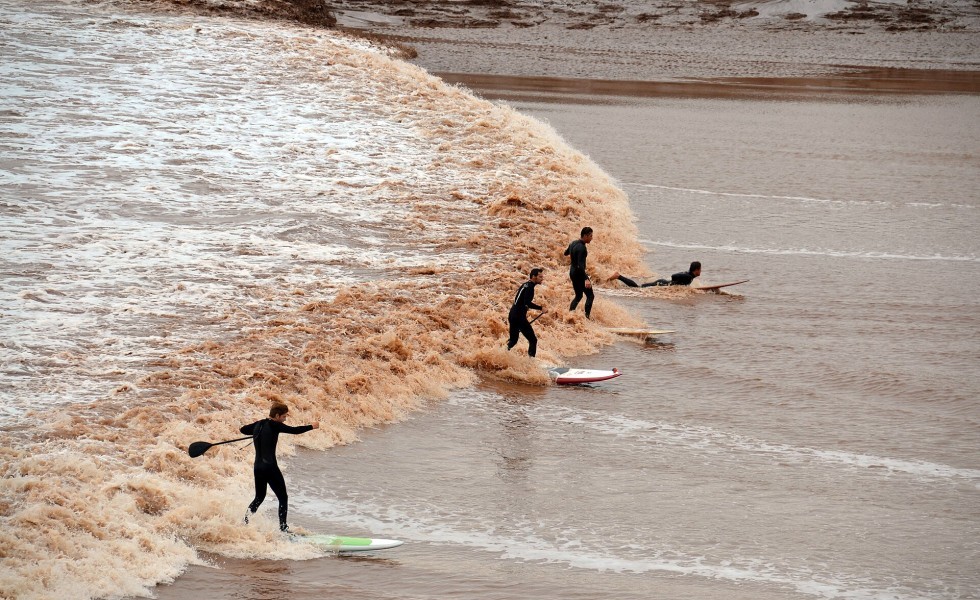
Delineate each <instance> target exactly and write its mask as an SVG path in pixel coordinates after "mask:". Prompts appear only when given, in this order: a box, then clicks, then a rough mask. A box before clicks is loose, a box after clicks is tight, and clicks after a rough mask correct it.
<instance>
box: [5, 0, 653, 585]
mask: <svg viewBox="0 0 980 600" xmlns="http://www.w3.org/2000/svg"><path fill="white" fill-rule="evenodd" d="M0 6H2V9H3V20H4V25H3V27H2V28H0V41H2V43H3V45H4V47H5V48H6V50H5V57H4V61H3V64H2V65H0V89H2V95H3V97H4V98H5V99H6V101H5V104H4V109H3V112H2V113H0V136H2V137H0V143H2V156H3V159H2V163H0V177H2V180H3V185H4V189H5V194H4V199H3V200H2V201H0V211H2V214H3V222H4V227H3V229H2V232H0V250H2V252H0V271H2V272H3V275H4V286H3V288H2V289H0V312H2V315H3V319H2V321H0V329H2V335H0V338H2V342H0V343H2V352H3V354H4V360H3V361H2V383H0V385H2V390H3V397H4V399H3V403H2V406H0V410H2V413H0V420H2V423H3V427H2V430H0V448H2V450H0V453H2V456H3V460H2V461H0V464H2V467H0V472H2V473H3V480H2V481H3V483H2V488H0V490H2V492H0V519H2V524H3V526H2V528H0V555H3V556H4V565H5V568H4V569H3V572H2V573H0V589H3V590H5V593H9V594H11V595H13V596H14V597H18V598H50V597H68V596H71V597H75V598H82V597H103V596H119V595H127V594H145V593H148V590H149V588H150V586H152V585H154V584H155V583H157V582H159V581H167V580H172V579H173V578H175V577H176V576H177V575H178V574H179V573H180V572H181V571H182V570H183V569H184V568H185V567H186V565H187V564H190V563H200V562H201V560H200V558H198V554H197V552H198V551H207V552H214V553H218V554H221V555H224V556H231V557H235V556H237V557H248V556H263V557H273V558H287V557H291V558H302V557H305V556H307V554H308V553H309V550H306V551H304V550H302V549H301V548H300V547H299V546H296V545H288V544H283V543H282V542H281V541H277V537H278V536H277V535H276V534H275V533H274V532H273V531H272V530H271V529H263V528H256V529H243V528H240V527H237V523H238V521H239V519H240V517H241V514H240V513H241V509H242V505H241V498H243V497H245V496H247V495H248V491H247V489H246V488H247V485H246V484H247V483H248V482H250V474H249V472H248V462H249V461H248V460H244V459H243V455H244V454H245V453H248V452H250V450H246V451H243V452H242V453H239V452H238V451H236V450H235V449H230V448H229V447H228V446H221V447H219V448H216V449H213V450H211V451H210V452H209V453H208V455H207V456H205V457H202V458H199V459H196V460H195V459H191V458H189V457H188V455H187V453H186V451H185V449H186V447H187V445H188V444H189V443H190V442H192V441H195V440H211V441H218V440H223V439H230V438H233V437H237V436H238V427H239V426H241V425H242V424H244V423H245V422H251V421H253V420H255V419H257V418H260V417H261V416H264V415H265V413H266V412H267V410H268V407H269V405H270V403H272V402H274V401H283V402H286V403H287V404H289V405H290V407H291V408H292V410H291V413H290V415H291V419H292V421H291V422H292V423H294V424H299V423H305V422H310V421H313V420H319V421H321V423H322V428H321V430H320V431H317V432H314V433H309V434H306V435H304V436H299V437H296V438H292V439H284V440H283V443H282V444H281V445H282V446H283V447H284V449H285V451H286V452H287V453H289V452H290V451H291V449H292V447H293V444H302V445H304V446H308V447H310V448H314V449H326V448H328V447H331V446H334V445H336V444H346V443H349V442H351V441H354V440H356V439H357V432H358V430H359V429H361V428H363V427H365V426H370V425H374V424H379V423H387V422H392V421H397V420H399V419H402V418H403V417H404V416H405V415H406V414H407V413H408V412H410V411H412V410H414V409H417V408H418V407H419V406H421V405H422V404H423V403H424V402H425V401H427V400H431V399H436V398H442V397H444V396H445V395H446V394H447V393H448V391H449V390H452V389H454V388H458V387H461V386H467V385H470V384H471V383H472V382H473V381H474V380H475V375H474V373H475V372H476V370H480V371H482V372H484V373H487V374H490V375H493V374H495V373H496V374H499V376H501V377H506V378H516V379H520V380H524V381H526V382H530V383H537V384H542V383H545V380H546V379H545V378H544V376H543V375H542V374H541V373H540V372H539V371H540V370H539V369H537V368H536V367H535V366H533V365H532V364H530V361H527V359H526V358H523V357H522V356H519V355H518V353H517V352H515V353H507V352H505V351H504V348H503V343H502V340H503V338H504V337H505V328H506V321H505V315H506V308H507V306H508V304H509V302H510V299H511V296H512V294H513V291H514V289H515V288H516V287H517V285H519V283H520V282H521V281H522V280H523V279H525V278H526V273H527V271H528V270H529V269H530V268H531V267H534V266H542V267H545V268H546V273H547V277H548V278H550V280H551V281H554V282H555V283H557V281H559V278H562V279H563V274H562V273H563V269H564V267H563V266H562V265H563V264H564V263H563V259H562V256H561V251H562V250H563V249H564V247H565V245H566V244H567V243H568V241H569V240H570V239H572V238H574V237H577V235H578V230H579V229H580V228H581V227H582V226H583V225H586V224H588V225H591V226H592V227H594V228H595V229H596V230H597V231H615V234H614V235H615V236H616V237H612V234H610V235H609V236H607V239H606V244H604V247H603V248H604V249H603V250H602V251H598V252H595V253H594V254H592V255H591V256H590V261H592V263H593V264H595V265H598V266H602V265H606V268H612V264H611V258H612V257H613V256H615V257H616V261H617V262H616V267H618V268H623V267H626V268H628V267H634V268H636V267H638V265H639V258H640V256H641V253H642V250H641V248H640V246H639V244H638V242H637V240H636V230H635V228H634V227H633V226H632V224H631V213H630V210H629V207H628V203H627V200H626V196H625V194H624V193H623V192H622V191H621V190H619V189H618V188H617V187H615V186H614V185H613V183H612V182H611V180H610V179H609V178H608V177H607V176H606V175H605V174H604V173H603V172H601V171H600V170H599V169H598V168H597V167H596V166H595V165H594V164H593V163H591V162H590V161H589V160H588V159H586V158H585V157H584V156H582V155H581V154H579V153H577V152H575V151H573V150H571V149H570V148H569V147H568V146H567V145H566V144H565V143H564V142H563V141H562V140H561V139H560V137H559V136H558V135H557V134H556V133H555V132H554V131H553V130H552V129H550V128H549V127H546V126H544V125H542V124H540V123H539V122H537V121H534V120H532V119H529V118H525V117H523V116H521V115H519V114H518V113H516V112H514V111H512V110H510V109H508V108H506V107H501V106H495V105H493V104H491V103H489V102H486V101H483V100H480V99H478V98H475V97H473V96H471V95H469V94H468V93H466V92H465V91H463V90H461V89H457V88H454V87H451V86H448V85H446V84H444V83H443V82H441V81H440V80H438V79H436V78H433V77H431V76H429V75H427V74H426V73H425V72H424V71H422V70H421V69H419V68H417V67H414V66H411V65H408V64H406V63H403V62H399V61H397V60H392V59H390V58H388V57H387V56H386V55H385V54H384V53H383V52H381V51H378V50H375V49H372V48H371V47H369V45H368V44H366V43H364V42H361V41H355V40H351V39H347V38H345V37H342V36H340V35H336V34H332V33H325V32H318V31H312V30H305V29H294V28H290V27H289V26H284V25H281V24H263V23H256V22H245V21H234V20H221V21H216V20H202V19H199V18H191V17H183V16H172V15H154V16H147V15H142V14H136V13H118V12H116V13H110V12H105V11H104V9H102V8H99V7H93V6H90V5H73V4H63V3H46V2H40V3H31V4H30V5H26V4H23V3H15V2H9V1H7V0H4V1H3V2H2V5H0ZM537 299H538V301H539V302H540V303H543V304H544V305H546V306H558V305H560V304H563V303H565V302H567V298H565V297H564V292H563V290H561V289H560V286H558V285H552V286H548V285H546V286H543V287H542V288H541V289H540V291H539V296H538V298H537ZM595 316H596V318H597V319H599V320H600V321H605V322H609V323H623V324H628V323H625V322H623V319H624V316H623V313H622V311H621V310H620V309H618V308H617V307H616V306H615V305H614V304H612V303H611V302H608V301H601V300H600V301H599V302H598V304H597V307H596V312H595ZM559 325H561V327H560V328H559ZM536 327H537V328H538V330H539V335H541V334H542V333H544V334H545V335H547V336H548V337H549V340H550V341H549V344H548V348H545V349H543V350H542V353H541V355H540V356H541V357H542V358H543V359H545V360H550V361H558V360H561V358H562V357H561V355H559V354H558V353H557V352H556V351H555V348H562V349H563V352H565V353H566V354H569V355H570V354H575V353H580V352H585V351H588V350H589V349H590V348H591V347H593V346H594V345H595V344H596V343H598V342H600V341H602V340H600V338H599V336H600V334H597V333H595V332H593V331H592V330H591V329H589V328H587V327H585V324H584V323H583V321H582V316H581V313H579V314H578V315H573V316H571V317H565V318H564V320H563V321H562V322H560V323H559V320H558V318H557V317H553V316H551V315H546V316H545V317H544V318H542V319H541V320H539V321H538V323H537V324H536ZM66 556H69V557H70V558H71V560H70V561H67V560H65V557H66ZM106 572H111V573H113V574H114V575H113V576H112V577H104V576H103V575H102V574H103V573H106Z"/></svg>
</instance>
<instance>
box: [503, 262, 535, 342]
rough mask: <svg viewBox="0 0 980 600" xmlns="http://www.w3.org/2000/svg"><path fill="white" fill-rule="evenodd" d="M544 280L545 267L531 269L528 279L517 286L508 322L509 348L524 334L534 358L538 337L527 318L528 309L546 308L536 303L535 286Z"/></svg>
mask: <svg viewBox="0 0 980 600" xmlns="http://www.w3.org/2000/svg"><path fill="white" fill-rule="evenodd" d="M543 280H544V269H538V268H535V269H531V274H530V275H529V276H528V280H527V281H525V282H524V283H522V284H521V287H519V288H517V294H515V295H514V303H513V304H512V305H511V306H510V313H508V315H507V322H508V323H510V339H509V340H507V350H510V349H511V348H513V347H514V346H515V345H517V340H518V336H519V335H520V334H522V333H523V334H524V337H526V338H527V355H528V356H530V357H531V358H534V355H535V354H536V353H537V351H538V338H537V336H536V335H534V329H533V328H532V327H531V323H530V322H529V321H528V320H527V309H529V308H533V309H534V310H541V311H543V310H544V309H543V308H542V307H540V306H538V305H537V304H535V303H534V286H536V285H538V284H539V283H541V282H542V281H543Z"/></svg>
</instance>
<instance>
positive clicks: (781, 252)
mask: <svg viewBox="0 0 980 600" xmlns="http://www.w3.org/2000/svg"><path fill="white" fill-rule="evenodd" d="M640 242H641V243H643V244H645V245H648V246H662V247H664V248H681V249H686V250H716V251H718V252H731V253H735V254H770V255H778V256H823V257H828V258H857V259H869V260H916V261H919V260H929V261H948V262H980V257H977V256H945V255H942V254H934V255H932V256H922V255H915V254H893V253H889V252H870V251H867V252H855V251H848V250H811V249H808V248H750V247H747V246H733V245H721V246H713V245H709V244H681V243H677V242H671V241H664V240H640Z"/></svg>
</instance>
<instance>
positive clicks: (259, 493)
mask: <svg viewBox="0 0 980 600" xmlns="http://www.w3.org/2000/svg"><path fill="white" fill-rule="evenodd" d="M288 412H289V407H288V406H286V405H285V404H273V405H272V408H271V409H270V410H269V418H268V419H262V420H261V421H256V422H254V423H252V424H250V425H245V426H244V427H242V428H241V430H240V431H241V432H242V433H244V434H245V435H250V436H252V442H253V443H254V444H255V468H254V471H255V499H254V500H252V503H251V504H249V505H248V512H246V513H245V523H246V524H248V518H249V517H250V516H251V515H254V514H255V511H257V510H258V509H259V505H261V504H262V501H263V500H265V491H266V486H268V487H271V488H272V491H273V492H274V493H275V495H276V498H278V499H279V529H280V531H284V532H286V533H289V526H288V525H286V512H287V511H288V510H289V507H288V502H287V501H288V496H287V495H286V480H285V479H283V477H282V471H280V470H279V464H278V463H276V444H277V443H278V442H279V434H280V433H306V432H307V431H310V430H311V429H319V427H320V423H319V422H317V421H314V422H313V424H312V425H300V426H299V427H291V426H289V425H286V424H285V423H284V421H285V420H286V413H288Z"/></svg>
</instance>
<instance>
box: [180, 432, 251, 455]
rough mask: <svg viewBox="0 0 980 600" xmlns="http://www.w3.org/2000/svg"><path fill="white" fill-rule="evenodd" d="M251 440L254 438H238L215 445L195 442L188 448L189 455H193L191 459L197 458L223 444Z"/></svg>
mask: <svg viewBox="0 0 980 600" xmlns="http://www.w3.org/2000/svg"><path fill="white" fill-rule="evenodd" d="M250 439H252V436H248V437H243V438H238V439H237V440H226V441H224V442H215V443H213V444H212V443H210V442H194V443H193V444H191V445H190V446H188V447H187V453H188V454H190V455H191V458H197V457H198V456H200V455H202V454H204V453H205V452H207V451H208V450H209V449H210V448H211V446H220V445H221V444H230V443H232V442H240V441H242V440H250Z"/></svg>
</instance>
